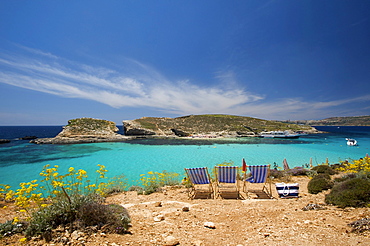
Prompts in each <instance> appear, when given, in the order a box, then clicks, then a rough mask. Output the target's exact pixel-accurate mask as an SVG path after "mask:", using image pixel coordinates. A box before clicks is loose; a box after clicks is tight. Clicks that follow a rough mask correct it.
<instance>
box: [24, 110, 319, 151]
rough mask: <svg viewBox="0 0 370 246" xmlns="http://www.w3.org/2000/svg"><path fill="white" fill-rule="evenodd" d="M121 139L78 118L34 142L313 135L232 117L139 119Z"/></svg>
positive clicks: (107, 127)
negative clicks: (274, 133) (270, 133)
mask: <svg viewBox="0 0 370 246" xmlns="http://www.w3.org/2000/svg"><path fill="white" fill-rule="evenodd" d="M123 128H124V135H121V134H118V133H117V132H118V128H117V126H116V125H115V123H114V122H112V121H107V120H100V119H92V118H79V119H73V120H69V121H68V125H66V126H64V127H63V131H62V132H60V133H59V134H58V135H57V136H56V137H54V138H37V139H33V140H31V141H30V142H31V143H36V144H76V143H96V142H119V141H126V140H131V139H135V138H164V137H165V138H235V137H256V136H258V135H259V133H260V132H263V131H277V130H280V131H290V132H297V131H298V132H305V133H317V132H318V131H317V130H316V129H315V128H313V127H310V126H307V125H297V124H289V123H282V122H278V121H269V120H261V119H256V118H251V117H244V116H233V115H189V116H182V117H177V118H165V117H162V118H160V117H143V118H140V119H136V120H126V121H123Z"/></svg>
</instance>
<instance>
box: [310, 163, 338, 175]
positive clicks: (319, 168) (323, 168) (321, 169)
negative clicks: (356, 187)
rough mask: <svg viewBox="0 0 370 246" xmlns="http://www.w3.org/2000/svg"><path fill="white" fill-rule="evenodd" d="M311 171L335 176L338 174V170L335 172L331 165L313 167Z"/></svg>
mask: <svg viewBox="0 0 370 246" xmlns="http://www.w3.org/2000/svg"><path fill="white" fill-rule="evenodd" d="M311 169H312V170H314V171H316V172H317V173H327V174H329V175H334V174H337V173H338V172H337V171H336V170H334V169H333V168H332V167H330V166H329V165H318V166H316V167H313V168H311Z"/></svg>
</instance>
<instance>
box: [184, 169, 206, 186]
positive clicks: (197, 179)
mask: <svg viewBox="0 0 370 246" xmlns="http://www.w3.org/2000/svg"><path fill="white" fill-rule="evenodd" d="M185 170H186V172H187V173H188V176H189V178H190V181H191V182H192V183H193V184H210V183H211V181H210V180H209V175H208V169H207V168H206V167H195V168H186V169H185Z"/></svg>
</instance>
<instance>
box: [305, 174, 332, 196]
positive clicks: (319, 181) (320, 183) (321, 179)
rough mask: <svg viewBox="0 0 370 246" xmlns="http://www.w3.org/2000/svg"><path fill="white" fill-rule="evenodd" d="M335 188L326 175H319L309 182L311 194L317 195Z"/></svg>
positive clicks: (308, 187)
mask: <svg viewBox="0 0 370 246" xmlns="http://www.w3.org/2000/svg"><path fill="white" fill-rule="evenodd" d="M332 187H333V183H332V181H331V180H330V176H329V178H327V176H326V175H317V176H315V177H314V178H313V179H311V180H310V182H308V185H307V189H308V192H309V193H311V194H317V193H319V192H321V191H323V190H328V189H330V188H332Z"/></svg>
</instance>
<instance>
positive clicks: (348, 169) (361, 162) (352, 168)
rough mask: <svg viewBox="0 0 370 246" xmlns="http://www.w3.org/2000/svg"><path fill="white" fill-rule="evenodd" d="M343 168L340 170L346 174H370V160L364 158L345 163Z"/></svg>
mask: <svg viewBox="0 0 370 246" xmlns="http://www.w3.org/2000/svg"><path fill="white" fill-rule="evenodd" d="M342 166H343V167H340V168H339V169H338V170H339V171H342V172H345V173H358V172H361V171H363V172H370V158H369V157H364V158H360V159H358V160H352V161H351V162H344V163H343V164H342Z"/></svg>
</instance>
